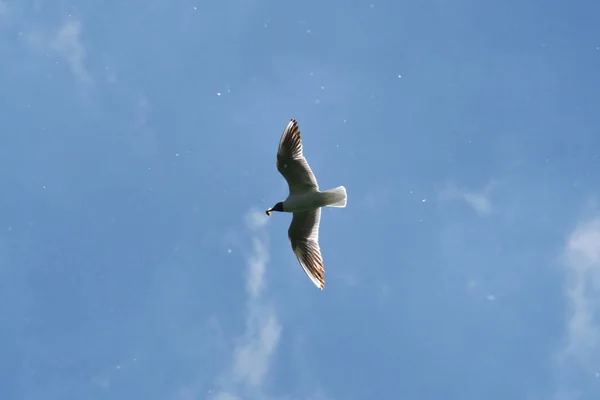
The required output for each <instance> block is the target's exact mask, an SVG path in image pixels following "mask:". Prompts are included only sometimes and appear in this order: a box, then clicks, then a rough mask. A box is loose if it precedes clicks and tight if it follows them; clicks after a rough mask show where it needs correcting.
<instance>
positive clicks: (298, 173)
mask: <svg viewBox="0 0 600 400" xmlns="http://www.w3.org/2000/svg"><path fill="white" fill-rule="evenodd" d="M277 170H278V171H279V173H280V174H281V175H283V177H284V178H285V180H286V181H287V183H288V186H289V189H290V194H294V193H302V192H305V191H307V190H318V189H319V185H318V184H317V178H315V175H314V174H313V172H312V170H311V169H310V166H309V165H308V162H307V161H306V158H304V156H303V155H302V137H301V136H300V130H299V129H298V122H296V120H295V119H292V120H290V122H289V123H288V125H287V126H286V127H285V129H284V131H283V134H282V135H281V140H280V141H279V148H278V149H277Z"/></svg>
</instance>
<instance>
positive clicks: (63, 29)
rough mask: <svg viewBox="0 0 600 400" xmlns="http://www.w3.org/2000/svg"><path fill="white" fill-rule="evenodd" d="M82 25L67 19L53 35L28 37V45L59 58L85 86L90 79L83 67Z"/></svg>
mask: <svg viewBox="0 0 600 400" xmlns="http://www.w3.org/2000/svg"><path fill="white" fill-rule="evenodd" d="M82 30H83V28H82V24H81V22H80V21H77V20H74V19H72V18H70V19H68V20H67V21H66V22H65V23H64V24H63V25H62V26H60V27H59V28H58V30H57V31H56V32H55V33H52V34H50V35H49V36H50V37H49V38H48V37H47V36H48V35H47V34H45V33H41V32H33V33H31V34H30V35H29V43H30V44H31V45H33V46H36V47H38V48H40V49H42V50H43V51H46V52H51V53H54V54H56V55H59V56H61V57H62V58H64V60H65V61H66V62H67V64H68V66H69V69H70V70H71V72H72V73H73V75H75V77H77V79H78V80H79V81H81V82H84V83H86V84H89V83H92V78H91V76H90V74H89V72H88V70H87V69H86V67H85V63H84V61H85V57H86V49H85V46H84V45H83V41H82V39H81V32H82Z"/></svg>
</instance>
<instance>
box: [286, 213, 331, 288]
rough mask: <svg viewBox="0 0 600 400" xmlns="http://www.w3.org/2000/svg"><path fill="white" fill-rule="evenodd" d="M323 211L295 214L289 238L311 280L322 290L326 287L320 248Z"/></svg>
mask: <svg viewBox="0 0 600 400" xmlns="http://www.w3.org/2000/svg"><path fill="white" fill-rule="evenodd" d="M320 222H321V209H320V208H317V209H315V210H312V211H304V212H295V213H294V217H293V218H292V223H291V225H290V229H289V230H288V237H289V239H290V242H291V244H292V250H294V254H296V257H297V258H298V261H299V262H300V265H301V266H302V269H303V270H304V272H306V275H308V277H309V278H310V280H311V281H312V282H313V283H314V284H315V285H316V286H317V287H318V288H319V289H321V290H323V287H325V269H324V268H323V258H322V257H321V249H320V248H319V224H320Z"/></svg>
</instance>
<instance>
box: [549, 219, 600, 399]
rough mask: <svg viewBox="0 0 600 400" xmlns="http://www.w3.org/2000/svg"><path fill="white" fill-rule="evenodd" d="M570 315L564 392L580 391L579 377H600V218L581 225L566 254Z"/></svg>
mask: <svg viewBox="0 0 600 400" xmlns="http://www.w3.org/2000/svg"><path fill="white" fill-rule="evenodd" d="M563 261H564V265H565V273H566V298H567V301H568V306H569V307H568V314H567V318H566V322H565V341H564V346H563V347H562V348H561V349H560V350H559V351H558V353H557V361H558V366H559V380H560V382H559V386H560V388H559V389H560V393H559V394H558V395H557V398H561V399H563V398H571V397H572V396H573V393H576V392H579V391H580V389H579V388H577V387H576V386H577V385H574V383H573V382H576V381H578V378H577V376H578V375H583V376H587V377H594V376H598V375H597V374H598V370H599V369H600V309H599V308H598V305H599V304H600V218H595V219H592V220H589V221H587V222H585V223H583V224H581V225H580V226H578V227H577V228H576V229H575V230H574V231H573V232H572V233H571V235H570V236H569V238H568V240H567V244H566V248H565V251H564V259H563Z"/></svg>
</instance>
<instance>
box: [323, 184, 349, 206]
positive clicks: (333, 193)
mask: <svg viewBox="0 0 600 400" xmlns="http://www.w3.org/2000/svg"><path fill="white" fill-rule="evenodd" d="M322 194H323V195H324V196H325V205H326V206H327V207H338V208H344V207H346V202H347V196H346V188H345V187H343V186H338V187H336V188H334V189H329V190H326V191H324V192H322Z"/></svg>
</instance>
